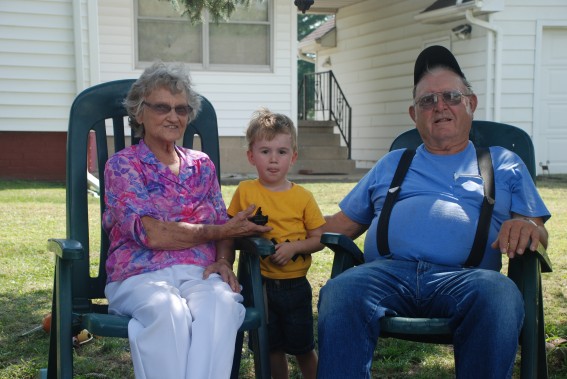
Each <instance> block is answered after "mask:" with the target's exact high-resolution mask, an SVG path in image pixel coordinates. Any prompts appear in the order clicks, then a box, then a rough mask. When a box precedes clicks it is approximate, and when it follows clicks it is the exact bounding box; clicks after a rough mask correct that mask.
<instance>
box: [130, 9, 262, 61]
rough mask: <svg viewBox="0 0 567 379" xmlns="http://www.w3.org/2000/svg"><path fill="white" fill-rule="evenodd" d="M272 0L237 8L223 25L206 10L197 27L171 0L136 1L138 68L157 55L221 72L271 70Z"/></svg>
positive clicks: (167, 59) (154, 58) (156, 57)
mask: <svg viewBox="0 0 567 379" xmlns="http://www.w3.org/2000/svg"><path fill="white" fill-rule="evenodd" d="M271 4H272V0H251V1H250V6H249V7H248V8H246V7H242V6H237V9H236V10H235V11H234V12H233V14H232V15H231V17H230V20H228V21H222V20H221V21H219V23H218V24H216V23H214V22H213V21H212V20H209V18H208V15H207V14H206V12H205V14H204V15H203V16H204V21H203V23H202V24H198V25H192V24H191V22H190V21H189V19H188V18H187V17H186V16H181V15H180V14H179V13H177V12H176V11H175V10H174V9H173V7H172V6H171V4H170V3H169V2H168V1H164V0H138V1H137V14H136V17H137V49H136V55H137V56H136V58H137V63H138V65H139V66H142V67H145V66H147V65H149V64H151V62H153V61H154V60H156V59H161V60H163V61H167V62H171V61H180V62H186V63H188V64H189V65H191V67H192V69H202V70H211V71H214V70H217V71H221V70H222V71H227V70H232V71H269V70H270V68H271V64H272V62H271V61H272V58H271V57H272V54H271V44H272V42H271V41H272V15H271V14H272V12H271Z"/></svg>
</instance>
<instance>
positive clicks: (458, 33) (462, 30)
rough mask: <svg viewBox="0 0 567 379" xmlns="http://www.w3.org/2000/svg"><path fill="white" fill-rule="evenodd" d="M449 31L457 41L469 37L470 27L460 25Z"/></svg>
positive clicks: (468, 25)
mask: <svg viewBox="0 0 567 379" xmlns="http://www.w3.org/2000/svg"><path fill="white" fill-rule="evenodd" d="M451 31H452V32H453V34H454V35H455V37H457V38H458V39H467V38H469V37H470V36H471V32H472V26H471V25H470V24H461V25H458V26H455V27H454V28H453V29H451Z"/></svg>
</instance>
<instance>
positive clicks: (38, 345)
mask: <svg viewBox="0 0 567 379" xmlns="http://www.w3.org/2000/svg"><path fill="white" fill-rule="evenodd" d="M50 298H51V291H49V290H38V291H33V292H28V293H24V294H22V293H18V292H14V291H11V292H2V293H0V378H2V379H4V378H6V379H7V378H22V379H26V378H35V377H36V376H37V372H38V370H39V368H40V367H44V366H46V364H47V354H48V349H49V348H48V346H49V335H48V334H47V333H46V332H45V331H43V329H39V330H35V331H32V330H33V329H34V327H37V326H39V325H41V322H42V320H43V316H44V315H45V314H46V313H47V312H48V311H47V309H49V305H48V304H47V303H46V299H50Z"/></svg>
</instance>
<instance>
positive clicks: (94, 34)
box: [87, 0, 100, 86]
mask: <svg viewBox="0 0 567 379" xmlns="http://www.w3.org/2000/svg"><path fill="white" fill-rule="evenodd" d="M87 12H88V13H87V28H88V36H89V59H88V61H89V67H90V75H89V76H90V77H89V79H90V80H89V85H91V86H92V85H95V84H98V83H100V51H99V27H98V1H88V0H87Z"/></svg>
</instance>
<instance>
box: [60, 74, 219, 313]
mask: <svg viewBox="0 0 567 379" xmlns="http://www.w3.org/2000/svg"><path fill="white" fill-rule="evenodd" d="M134 81H135V80H134V79H125V80H117V81H112V82H107V83H102V84H99V85H96V86H93V87H90V88H88V89H86V90H84V91H83V92H81V93H80V94H79V95H78V96H77V97H76V98H75V101H74V102H73V104H72V106H71V113H70V116H69V130H68V134H67V155H66V157H67V163H66V164H67V177H66V183H67V201H66V205H67V238H68V239H73V240H76V241H79V242H80V243H81V244H82V246H83V249H84V252H85V254H84V259H82V260H80V261H75V262H74V264H73V307H74V309H80V310H82V311H87V310H89V309H91V305H92V304H91V299H101V298H104V287H105V285H106V270H105V263H106V257H107V251H108V247H109V241H108V236H107V235H106V233H105V232H104V230H103V229H102V224H101V217H100V216H102V213H103V212H104V209H105V203H104V175H103V170H104V166H105V164H106V161H107V160H108V157H109V151H111V149H110V148H109V146H108V145H109V143H110V141H112V138H111V137H112V135H113V136H114V139H113V140H114V146H113V149H112V150H113V151H114V152H116V151H119V150H122V149H123V148H124V147H125V146H126V136H125V134H126V133H125V125H126V127H129V126H128V125H127V122H125V118H126V117H127V113H126V110H125V109H124V107H123V105H122V101H123V100H124V98H125V97H126V94H127V93H128V90H129V89H130V87H131V86H132V83H134ZM201 103H202V104H201V111H200V112H199V114H198V116H197V118H196V119H195V120H193V122H191V123H190V125H189V126H188V128H187V131H186V132H185V135H184V137H183V146H185V147H188V148H193V141H194V137H195V135H197V136H199V139H200V144H201V150H202V151H204V152H206V153H207V154H208V155H209V156H210V158H211V159H212V161H213V162H214V163H215V166H216V170H217V177H218V178H219V181H220V153H219V151H220V150H219V138H218V128H217V118H216V113H215V109H214V108H213V106H212V104H211V103H210V102H209V101H208V100H207V99H206V98H204V97H202V96H201ZM109 131H112V135H111V134H110V133H109ZM138 140H139V139H137V138H135V137H133V136H132V137H130V144H134V143H137V142H138ZM89 141H91V142H89ZM93 141H94V142H95V145H96V151H92V149H91V151H90V153H89V145H90V146H91V147H92V142H93ZM111 153H112V151H111ZM89 161H90V163H91V165H92V164H96V167H97V168H98V171H99V175H98V176H99V182H100V184H99V188H100V190H99V191H100V192H99V193H100V198H99V201H100V216H99V217H97V218H96V219H95V220H91V221H90V227H89V203H90V204H91V205H90V206H91V207H92V206H93V205H92V200H89V196H88V192H87V189H88V185H87V168H88V167H89V166H91V165H89ZM91 209H92V208H91ZM91 219H92V217H91ZM96 233H99V234H100V251H98V252H97V251H91V250H95V249H93V246H91V245H90V237H91V236H96ZM91 265H93V266H94V265H97V266H98V275H97V276H91V275H90V272H91V269H90V267H91Z"/></svg>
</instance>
